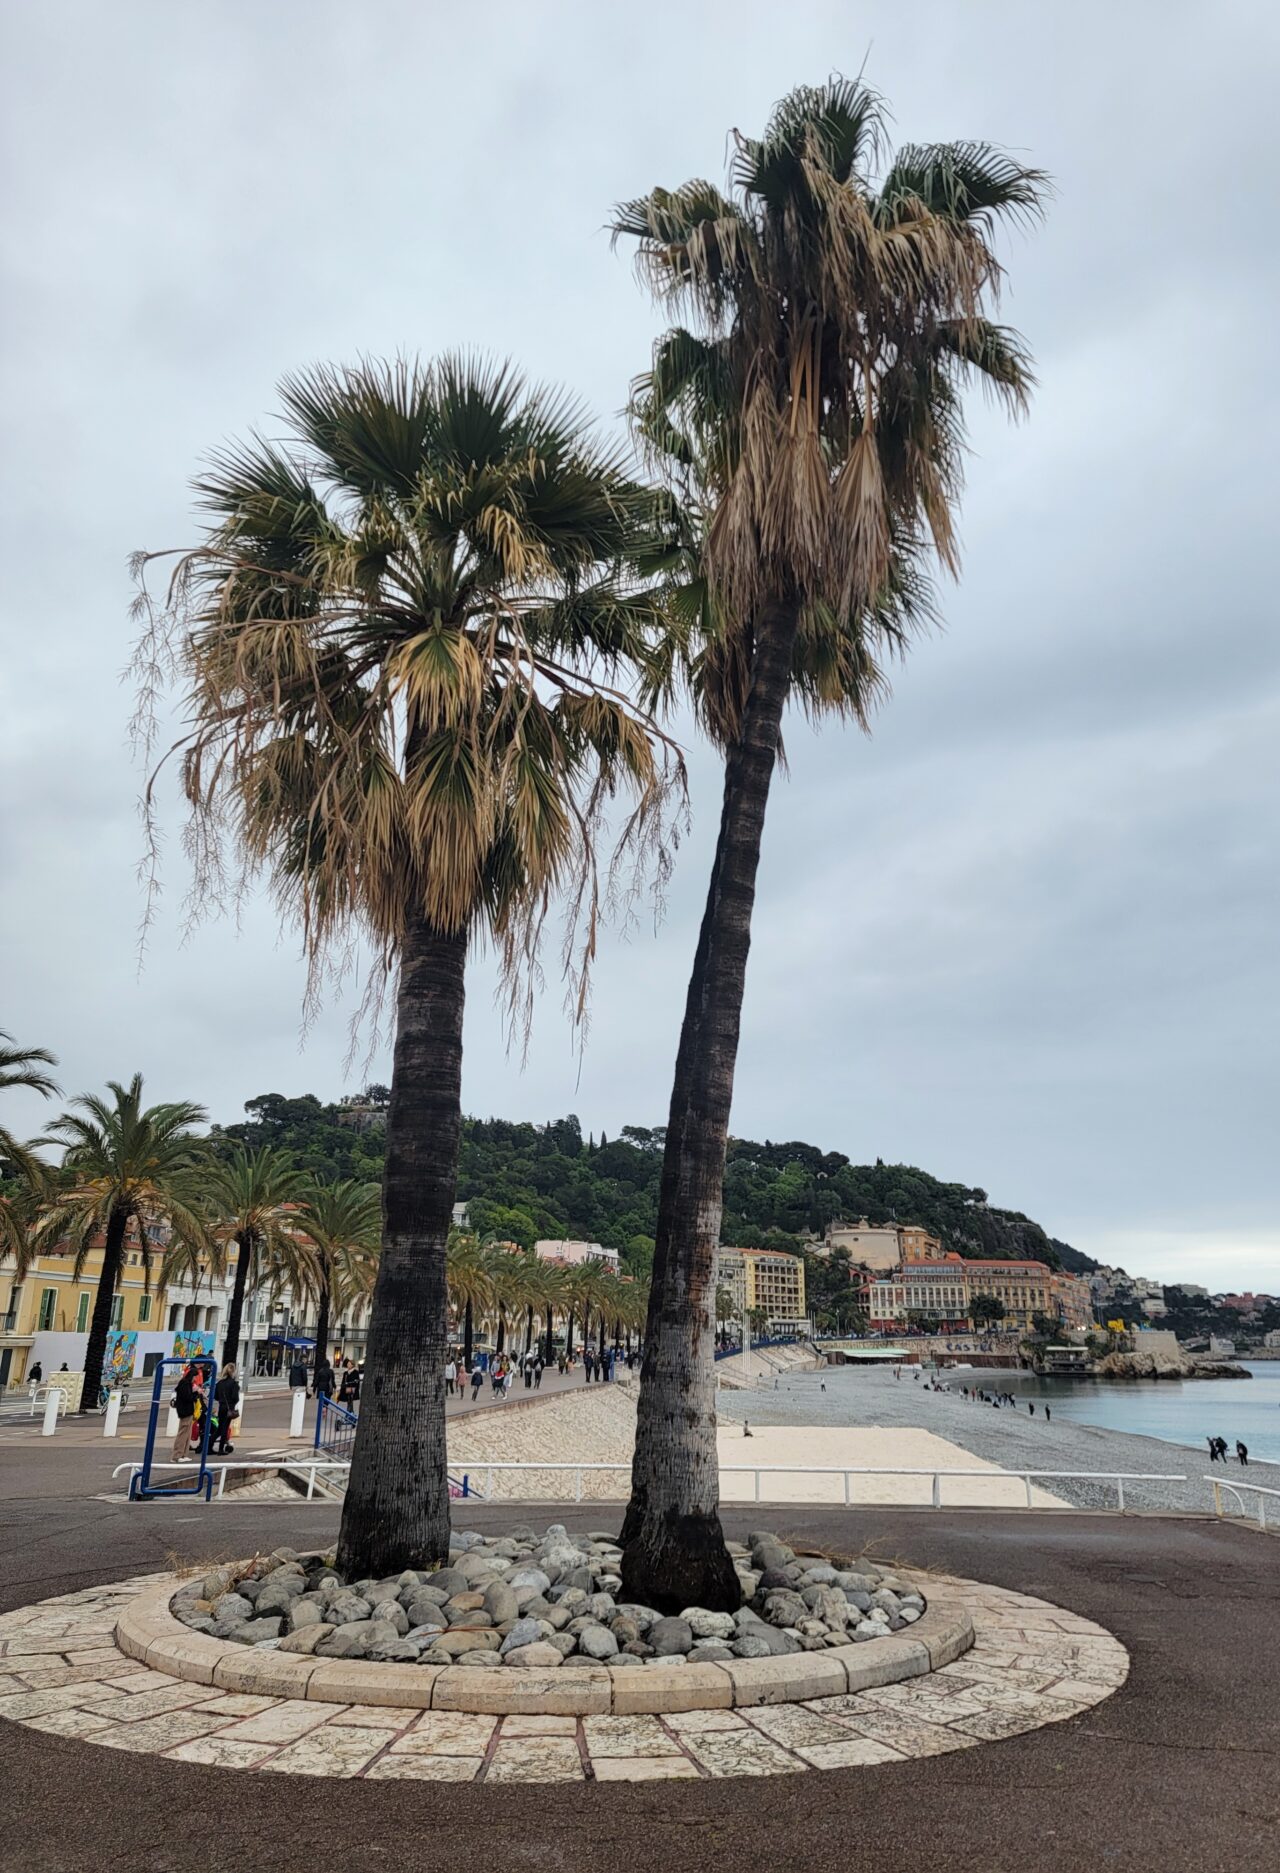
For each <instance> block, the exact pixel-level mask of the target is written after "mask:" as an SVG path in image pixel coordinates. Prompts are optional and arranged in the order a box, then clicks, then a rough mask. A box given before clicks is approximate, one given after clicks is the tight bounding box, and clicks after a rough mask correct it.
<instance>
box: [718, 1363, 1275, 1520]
mask: <svg viewBox="0 0 1280 1873" xmlns="http://www.w3.org/2000/svg"><path fill="white" fill-rule="evenodd" d="M824 1382H825V1386H826V1389H825V1391H824V1390H823V1385H824ZM949 1382H950V1384H951V1385H952V1387H953V1390H951V1391H950V1392H934V1391H930V1390H928V1389H927V1388H926V1386H925V1383H924V1381H923V1379H921V1380H919V1381H915V1380H912V1379H911V1378H910V1377H903V1378H901V1379H895V1378H894V1376H893V1373H892V1371H889V1370H884V1369H875V1368H868V1367H855V1366H837V1367H828V1368H826V1369H825V1370H823V1371H813V1372H791V1373H787V1374H785V1375H783V1376H782V1377H781V1378H780V1379H779V1383H778V1387H777V1389H776V1390H775V1389H774V1382H773V1378H772V1377H769V1378H763V1379H761V1380H760V1381H759V1383H758V1385H757V1386H755V1387H748V1388H746V1389H744V1390H741V1391H724V1392H722V1393H721V1394H720V1399H719V1407H718V1408H719V1415H720V1421H721V1423H722V1425H729V1424H741V1423H742V1422H743V1420H747V1421H749V1423H750V1425H751V1428H752V1431H753V1432H754V1431H755V1428H756V1426H757V1425H759V1426H761V1427H764V1426H782V1425H790V1426H795V1427H797V1428H799V1427H803V1426H814V1427H822V1428H823V1429H824V1430H826V1429H838V1428H840V1427H845V1428H847V1429H848V1430H849V1431H850V1432H852V1431H854V1430H855V1429H863V1428H867V1427H879V1428H882V1429H884V1430H886V1431H901V1432H904V1433H905V1432H910V1431H917V1430H923V1431H929V1432H932V1433H933V1434H934V1436H935V1437H938V1438H945V1439H946V1440H947V1441H948V1442H949V1443H951V1444H953V1445H956V1446H957V1447H958V1448H959V1449H961V1450H964V1451H967V1452H968V1453H969V1454H970V1455H971V1456H973V1457H975V1458H978V1459H980V1460H981V1461H983V1462H984V1463H990V1464H994V1465H997V1466H998V1467H999V1468H1001V1469H1005V1470H1029V1469H1034V1468H1039V1467H1041V1466H1043V1467H1044V1468H1045V1469H1046V1470H1127V1471H1130V1472H1142V1471H1145V1472H1155V1473H1158V1474H1161V1475H1165V1476H1168V1475H1176V1474H1178V1473H1182V1474H1183V1475H1185V1477H1186V1479H1187V1480H1186V1481H1185V1482H1181V1483H1179V1482H1170V1481H1161V1482H1148V1483H1126V1485H1125V1498H1126V1502H1127V1504H1128V1506H1129V1507H1131V1508H1135V1509H1150V1510H1164V1511H1176V1510H1179V1509H1190V1510H1196V1511H1205V1510H1211V1509H1212V1507H1213V1493H1212V1490H1211V1489H1210V1487H1209V1485H1208V1484H1207V1483H1205V1482H1203V1481H1202V1480H1201V1478H1202V1477H1204V1476H1207V1475H1208V1474H1209V1470H1210V1466H1209V1456H1208V1451H1207V1449H1206V1448H1205V1446H1204V1445H1201V1446H1199V1447H1198V1448H1196V1447H1193V1446H1190V1445H1182V1444H1174V1443H1169V1442H1167V1441H1166V1440H1165V1439H1163V1438H1157V1437H1144V1436H1139V1435H1136V1434H1134V1433H1132V1432H1125V1431H1117V1430H1111V1429H1105V1430H1104V1429H1102V1428H1101V1427H1099V1426H1096V1425H1089V1424H1080V1423H1072V1422H1069V1421H1068V1420H1067V1419H1065V1418H1063V1417H1060V1416H1057V1417H1054V1418H1053V1419H1052V1420H1051V1422H1049V1423H1046V1422H1045V1418H1044V1413H1043V1408H1042V1407H1037V1410H1036V1413H1035V1415H1034V1417H1033V1416H1031V1414H1030V1413H1029V1412H1028V1411H1027V1408H1026V1405H1025V1404H1024V1403H1022V1402H1021V1401H1020V1402H1019V1404H1018V1405H1017V1406H1005V1407H1002V1408H1001V1409H999V1410H997V1409H995V1408H994V1407H993V1406H991V1405H984V1404H979V1403H975V1402H973V1401H971V1400H968V1399H966V1398H964V1397H962V1396H961V1392H960V1387H961V1385H963V1384H974V1385H979V1386H982V1387H984V1388H986V1389H988V1390H992V1391H999V1389H1000V1384H1001V1375H1000V1374H999V1373H998V1372H985V1371H983V1372H976V1371H975V1372H972V1373H969V1372H966V1373H963V1374H957V1373H952V1374H951V1375H950V1379H949ZM1212 1428H1213V1429H1215V1430H1216V1428H1217V1427H1216V1425H1215V1426H1213V1427H1212ZM826 1441H827V1440H826V1439H825V1438H824V1439H823V1442H824V1445H825V1444H826ZM748 1448H750V1446H748ZM770 1460H772V1459H770ZM796 1460H797V1461H799V1462H804V1461H806V1460H807V1461H810V1462H812V1461H822V1462H826V1461H831V1459H830V1458H828V1457H826V1456H823V1457H822V1458H818V1459H814V1458H808V1459H806V1458H804V1457H803V1456H797V1459H796ZM899 1460H901V1461H907V1459H906V1458H905V1457H904V1458H902V1459H899ZM846 1461H849V1462H857V1461H859V1459H858V1458H857V1457H854V1456H852V1455H851V1456H850V1457H848V1458H847V1459H846ZM1215 1467H1217V1468H1218V1473H1219V1475H1220V1476H1221V1479H1222V1481H1223V1482H1224V1483H1230V1482H1234V1481H1247V1482H1251V1483H1258V1484H1261V1485H1262V1486H1263V1487H1264V1488H1270V1489H1277V1490H1280V1464H1274V1463H1254V1462H1252V1461H1251V1462H1250V1464H1249V1466H1248V1468H1247V1469H1244V1470H1241V1469H1240V1468H1239V1466H1238V1465H1237V1464H1236V1463H1235V1462H1234V1461H1233V1462H1231V1463H1230V1464H1228V1465H1226V1466H1215ZM1044 1487H1045V1488H1046V1489H1047V1490H1049V1491H1051V1492H1052V1494H1053V1495H1054V1496H1056V1497H1058V1498H1059V1499H1060V1500H1062V1501H1064V1502H1068V1503H1070V1504H1071V1505H1072V1506H1073V1507H1076V1508H1081V1509H1106V1508H1114V1507H1115V1500H1116V1498H1115V1486H1114V1485H1113V1484H1108V1483H1105V1482H1091V1481H1086V1480H1078V1479H1074V1478H1062V1479H1054V1480H1049V1481H1046V1483H1045V1485H1044ZM1244 1500H1245V1503H1246V1505H1248V1504H1249V1500H1250V1499H1249V1498H1248V1497H1247V1496H1246V1497H1245V1498H1244ZM1254 1500H1255V1501H1256V1498H1255V1499H1254ZM1274 1506H1275V1508H1276V1510H1277V1518H1276V1519H1278V1520H1280V1503H1277V1504H1275V1505H1274ZM1250 1512H1252V1511H1250Z"/></svg>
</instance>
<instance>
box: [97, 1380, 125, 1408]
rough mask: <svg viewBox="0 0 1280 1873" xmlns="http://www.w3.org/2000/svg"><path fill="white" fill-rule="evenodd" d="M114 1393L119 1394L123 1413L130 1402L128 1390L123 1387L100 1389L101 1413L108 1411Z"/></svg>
mask: <svg viewBox="0 0 1280 1873" xmlns="http://www.w3.org/2000/svg"><path fill="white" fill-rule="evenodd" d="M113 1391H118V1392H119V1394H120V1409H121V1411H123V1410H124V1408H125V1406H126V1405H127V1404H128V1402H129V1392H128V1388H127V1387H126V1386H123V1385H119V1386H110V1385H100V1386H99V1387H98V1410H99V1411H102V1412H105V1411H106V1409H107V1405H108V1402H109V1401H110V1398H111V1394H112V1392H113Z"/></svg>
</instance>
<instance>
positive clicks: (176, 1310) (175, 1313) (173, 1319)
mask: <svg viewBox="0 0 1280 1873" xmlns="http://www.w3.org/2000/svg"><path fill="white" fill-rule="evenodd" d="M181 1313H182V1309H181V1307H180V1306H179V1305H178V1303H177V1301H174V1302H173V1303H172V1304H171V1306H170V1308H169V1331H170V1333H173V1332H174V1331H176V1329H177V1326H178V1321H179V1317H180V1315H181Z"/></svg>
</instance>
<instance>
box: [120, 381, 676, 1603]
mask: <svg viewBox="0 0 1280 1873" xmlns="http://www.w3.org/2000/svg"><path fill="white" fill-rule="evenodd" d="M282 395H283V400H284V404H285V425H286V429H287V432H288V435H287V440H286V442H285V443H284V444H282V445H276V444H273V443H267V442H265V441H262V440H255V441H254V442H252V443H250V444H249V445H247V446H245V447H243V448H241V449H239V450H237V451H234V452H231V453H228V454H225V455H223V456H222V457H220V458H219V459H218V460H217V461H216V462H215V464H214V466H213V467H212V469H211V470H210V471H209V472H208V473H207V474H206V475H205V476H204V477H203V478H202V480H201V481H200V483H199V484H198V485H199V489H200V493H201V496H202V499H203V502H204V504H205V507H206V508H207V510H208V511H209V514H210V517H211V519H210V527H209V532H208V535H207V538H206V540H205V542H204V544H203V546H202V547H200V548H199V549H198V550H197V551H196V552H195V553H193V554H189V555H187V556H185V557H184V558H182V559H181V560H180V561H179V565H178V570H177V573H176V575H175V578H174V580H173V582H172V584H171V587H170V603H169V605H168V606H167V607H165V608H163V610H150V609H148V601H147V600H146V597H145V594H142V595H140V604H141V610H142V614H143V616H144V618H145V620H146V622H145V624H144V630H143V640H142V644H141V646H140V650H139V658H140V663H141V666H142V668H143V670H144V673H145V672H147V671H153V670H154V669H155V667H156V664H157V662H158V661H159V662H162V661H163V655H164V645H165V643H166V642H168V643H172V642H173V638H172V636H170V635H168V634H169V633H171V632H181V633H182V637H181V643H180V646H179V648H180V652H181V660H182V667H183V669H184V671H185V672H186V675H187V677H188V680H189V686H190V700H191V705H192V715H193V719H194V728H193V730H192V732H191V734H190V736H189V737H188V738H187V739H186V741H185V742H184V743H183V744H182V753H183V775H184V785H185V790H186V794H187V798H188V801H189V802H190V804H191V807H192V810H193V813H194V816H195V819H196V823H197V827H198V828H200V829H203V831H204V833H205V834H207V835H210V836H211V837H212V836H216V833H217V830H218V828H219V827H223V828H229V829H230V832H231V835H232V837H233V838H234V839H235V841H236V842H237V843H238V846H239V850H240V852H241V854H242V856H243V859H244V863H245V865H246V867H247V868H248V869H249V870H250V871H253V870H258V869H265V870H266V871H267V872H268V873H269V875H270V877H271V880H272V882H273V884H274V886H275V889H276V893H277V897H278V899H279V901H280V903H281V906H282V908H283V909H284V911H285V912H286V913H288V914H289V915H291V916H294V917H296V918H297V919H298V921H299V922H300V923H301V926H302V930H303V933H304V939H305V943H306V949H307V954H308V957H309V959H310V961H311V963H312V968H313V977H312V980H313V983H314V982H315V981H316V980H317V979H318V974H319V972H320V970H321V969H322V966H323V962H324V959H325V957H326V956H327V955H330V954H332V953H333V947H334V946H335V945H337V946H338V949H339V952H340V953H344V946H345V945H346V944H347V943H348V942H349V940H350V938H351V937H352V936H353V935H358V936H363V937H365V938H366V939H368V940H369V941H370V942H371V943H372V944H373V946H374V949H375V951H376V953H377V954H378V955H380V956H381V957H382V958H383V960H384V961H385V963H386V965H387V967H388V968H389V969H393V970H394V971H395V982H396V988H395V995H396V1004H395V1006H396V1038H395V1050H394V1056H393V1067H392V1085H391V1100H390V1106H389V1110H388V1114H387V1148H386V1171H385V1183H384V1189H383V1240H382V1254H381V1257H380V1260H379V1264H378V1277H377V1285H376V1288H375V1295H374V1306H373V1316H372V1320H371V1324H370V1329H369V1341H368V1349H367V1353H366V1358H365V1371H366V1384H365V1387H364V1394H363V1404H362V1410H361V1414H360V1425H359V1429H358V1432H357V1434H356V1440H355V1449H354V1453H353V1460H352V1468H351V1478H350V1483H349V1486H348V1489H347V1492H346V1497H345V1501H344V1505H343V1514H342V1526H341V1531H340V1535H339V1541H338V1559H339V1564H340V1565H341V1566H342V1567H343V1568H344V1569H345V1570H346V1571H347V1572H348V1573H354V1574H355V1575H381V1574H386V1573H388V1572H393V1571H396V1570H398V1569H401V1568H404V1567H420V1566H423V1565H426V1564H428V1563H429V1562H432V1561H438V1560H440V1559H442V1558H443V1557H444V1556H445V1555H446V1554H447V1552H448V1543H449V1495H448V1474H447V1468H446V1453H445V1417H444V1379H443V1370H444V1360H445V1349H446V1328H447V1297H446V1279H445V1251H446V1243H447V1240H448V1235H449V1228H450V1219H451V1212H452V1206H453V1197H454V1189H455V1184H456V1178H457V1161H458V1144H459V1135H460V1130H461V1061H462V1015H463V1000H464V988H465V969H466V961H467V955H468V952H469V950H470V949H471V948H472V946H473V945H478V944H479V943H480V942H481V941H482V940H483V939H484V938H485V937H486V936H491V937H492V939H493V941H494V943H495V946H496V948H497V951H498V954H499V956H500V959H501V961H502V964H503V966H504V968H505V971H506V974H507V978H508V980H509V981H511V982H513V983H517V984H519V983H523V984H524V985H525V986H526V989H527V986H528V984H529V983H530V982H531V981H532V979H533V975H532V966H533V962H534V955H535V946H536V940H537V934H538V930H539V928H540V925H541V922H542V919H543V916H544V914H545V911H546V908H547V906H548V904H549V902H550V901H552V900H553V899H554V898H555V897H556V896H557V895H558V894H559V893H561V892H565V893H567V896H568V900H569V903H570V906H571V908H576V909H577V910H579V911H580V912H581V923H580V925H579V928H580V929H581V931H582V933H583V939H584V940H583V943H582V947H581V948H580V949H578V950H577V951H575V952H574V953H575V954H576V955H577V957H578V958H579V960H580V962H581V963H583V964H585V961H586V960H589V957H590V955H591V953H592V948H593V944H594V936H595V929H596V922H597V914H598V910H599V904H600V895H599V889H600V887H599V879H598V874H597V871H596V867H595V862H594V855H593V841H594V834H595V831H596V830H597V828H598V826H599V823H600V818H601V815H602V814H603V812H604V810H605V808H606V805H607V803H608V801H609V800H610V798H611V796H613V795H614V794H615V793H616V792H617V791H618V790H620V789H621V790H625V791H626V792H627V793H628V794H630V795H631V796H632V799H633V801H634V805H633V806H632V807H631V810H630V816H629V817H628V818H626V819H625V820H624V831H623V839H624V843H626V844H627V846H628V847H629V849H630V850H631V851H632V852H633V853H634V854H636V855H638V856H642V857H647V856H653V857H655V858H656V859H657V862H658V863H659V865H660V864H661V862H662V860H661V854H660V852H658V851H655V846H654V841H655V839H656V840H657V844H658V846H659V847H660V845H661V839H660V833H659V828H660V826H661V824H662V820H663V817H664V815H663V807H664V802H665V800H666V798H667V783H668V782H670V781H672V780H673V779H674V780H680V779H682V774H683V770H682V768H681V767H680V765H679V763H678V760H677V759H676V757H674V755H672V754H671V753H670V751H669V744H667V743H665V742H664V741H663V739H662V738H661V736H660V735H659V734H658V731H656V730H655V729H654V727H653V725H652V724H651V723H649V722H648V721H647V720H645V719H642V718H641V717H640V716H638V715H637V713H636V712H635V711H634V710H633V709H632V708H631V707H630V705H629V704H628V703H627V701H626V700H625V698H624V696H623V695H622V694H621V693H620V692H619V691H618V690H617V688H616V687H615V686H614V684H615V679H616V677H617V675H618V673H619V672H621V673H623V674H624V675H626V674H627V673H628V672H629V671H630V670H631V668H632V667H633V665H634V664H635V663H637V662H638V661H642V660H643V659H644V658H645V656H646V655H647V650H648V641H649V637H650V635H651V633H652V631H653V630H654V628H655V627H656V625H657V624H659V623H660V621H661V614H660V612H659V610H658V606H657V600H656V599H655V597H654V596H652V595H651V594H650V593H649V591H648V590H646V589H643V588H642V587H641V586H640V585H639V584H638V583H637V582H636V580H635V578H634V576H633V572H632V563H633V555H634V551H635V548H636V547H637V545H638V544H639V535H640V528H641V525H642V524H644V525H647V524H648V521H649V519H650V517H651V514H652V503H651V501H650V500H649V499H648V498H645V499H644V500H642V499H641V498H640V496H639V493H638V491H637V490H636V489H635V487H634V486H633V484H632V483H631V482H630V481H629V479H628V478H627V476H626V475H625V474H624V472H623V470H622V468H621V466H620V463H619V460H618V459H617V458H616V457H615V456H614V455H612V454H610V453H608V452H607V451H604V450H602V449H601V448H600V447H599V446H598V445H597V444H596V443H595V442H593V441H592V439H591V437H590V435H589V434H588V432H587V430H586V427H585V425H584V423H583V420H582V418H581V415H580V414H579V412H578V411H577V410H576V409H575V408H574V407H572V406H571V405H569V404H567V403H565V402H564V401H563V400H560V399H558V398H556V397H555V396H552V395H549V394H548V393H546V392H543V391H530V390H528V389H526V388H525V386H524V385H523V384H522V382H521V380H520V379H519V377H518V376H517V375H516V374H515V373H514V372H513V371H512V370H511V369H510V368H509V367H505V366H498V367H491V366H488V365H485V364H483V363H479V362H476V361H474V360H468V359H457V358H446V359H444V360H443V361H441V362H438V363H436V364H432V365H428V366H420V365H416V364H409V363H406V362H402V363H399V364H396V365H390V366H388V365H378V364H366V365H363V366H361V367H360V368H359V369H352V370H345V371H340V370H331V369H317V370H314V371H311V372H309V373H307V374H305V375H302V376H298V377H293V378H290V379H288V380H287V381H286V382H285V384H284V385H283V389H282ZM143 563H145V562H140V564H139V570H140V571H141V566H142V564H143ZM143 687H144V689H146V688H147V687H148V678H147V676H146V675H145V674H144V681H143ZM660 750H661V751H663V752H659V751H660ZM200 849H201V850H202V851H203V852H205V853H206V854H209V853H210V850H211V847H210V843H209V841H208V839H207V840H206V842H205V844H204V845H203V846H202V847H201V848H200ZM575 986H578V983H577V979H576V978H575ZM526 1009H527V1002H526V1001H525V1000H524V999H523V998H522V996H521V994H520V993H519V991H518V990H517V991H514V992H513V1012H514V1013H515V1015H516V1018H517V1020H519V1019H520V1018H521V1016H522V1014H523V1013H524V1011H525V1010H526Z"/></svg>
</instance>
